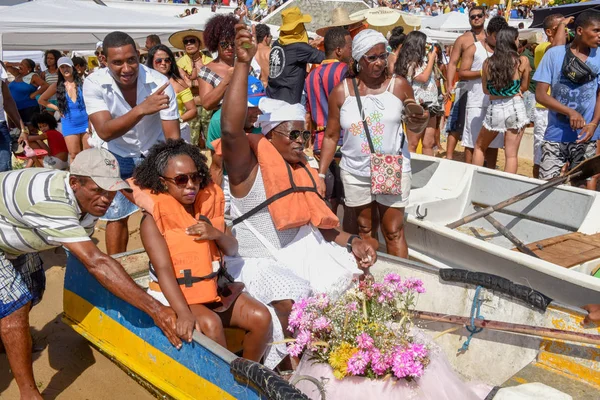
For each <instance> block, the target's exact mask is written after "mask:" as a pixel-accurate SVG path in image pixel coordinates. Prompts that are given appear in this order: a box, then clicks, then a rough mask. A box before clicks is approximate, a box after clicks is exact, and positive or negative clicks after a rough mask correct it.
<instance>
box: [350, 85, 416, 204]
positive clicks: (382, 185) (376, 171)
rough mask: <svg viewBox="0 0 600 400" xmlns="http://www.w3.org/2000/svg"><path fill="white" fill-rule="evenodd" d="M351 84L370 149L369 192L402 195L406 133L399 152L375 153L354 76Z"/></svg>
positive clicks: (403, 135)
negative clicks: (403, 151)
mask: <svg viewBox="0 0 600 400" xmlns="http://www.w3.org/2000/svg"><path fill="white" fill-rule="evenodd" d="M352 84H353V85H354V95H355V96H356V103H357V104H358V109H359V112H360V115H361V120H362V123H363V126H364V129H365V135H366V137H367V142H368V143H369V149H370V151H371V156H370V157H371V194H388V195H395V196H398V195H402V148H403V147H404V140H405V137H406V135H405V134H404V133H403V134H402V143H401V144H400V154H382V153H376V152H375V147H374V146H373V141H372V140H371V134H370V133H369V126H368V125H367V122H366V121H365V119H364V118H363V117H362V115H363V112H364V110H363V106H362V102H361V101H360V93H359V91H358V84H357V83H356V79H355V78H352Z"/></svg>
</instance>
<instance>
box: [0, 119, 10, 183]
mask: <svg viewBox="0 0 600 400" xmlns="http://www.w3.org/2000/svg"><path fill="white" fill-rule="evenodd" d="M11 144H12V139H11V137H10V131H9V129H8V126H7V125H6V122H4V121H2V122H0V172H4V171H10V170H11V167H12V153H11V152H10V150H11Z"/></svg>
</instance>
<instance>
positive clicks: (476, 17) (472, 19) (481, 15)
mask: <svg viewBox="0 0 600 400" xmlns="http://www.w3.org/2000/svg"><path fill="white" fill-rule="evenodd" d="M469 18H471V21H475V20H476V19H480V18H483V14H473V15H471V16H470V17H469Z"/></svg>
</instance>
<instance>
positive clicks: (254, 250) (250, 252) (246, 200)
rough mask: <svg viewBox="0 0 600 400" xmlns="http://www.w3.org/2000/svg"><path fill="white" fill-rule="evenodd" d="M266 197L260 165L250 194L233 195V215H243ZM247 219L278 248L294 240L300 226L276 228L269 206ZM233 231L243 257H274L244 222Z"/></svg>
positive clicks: (233, 216) (234, 216) (234, 217)
mask: <svg viewBox="0 0 600 400" xmlns="http://www.w3.org/2000/svg"><path fill="white" fill-rule="evenodd" d="M266 199H267V194H266V192H265V186H264V182H263V179H262V173H261V171H260V167H258V171H257V173H256V180H255V181H254V185H252V189H250V191H249V192H248V194H247V195H246V196H245V197H242V198H236V197H234V196H233V195H232V196H231V204H232V207H231V217H232V218H233V219H236V218H237V217H241V216H242V215H244V214H245V213H247V212H248V211H250V210H252V209H253V208H254V207H256V206H257V205H259V204H260V203H262V202H263V201H265V200H266ZM246 221H247V222H248V223H250V224H252V226H253V227H254V228H255V229H256V230H258V231H259V232H260V233H261V234H262V235H263V236H264V237H265V238H266V239H267V240H268V241H269V242H270V243H271V244H273V246H274V247H275V248H277V249H281V248H283V247H285V246H286V245H288V244H289V243H290V242H291V241H292V240H294V238H295V237H296V235H297V234H298V230H299V228H293V229H286V230H284V231H278V230H277V229H275V224H274V223H273V219H272V218H271V214H270V213H269V209H268V207H265V208H263V209H262V210H260V211H258V212H257V213H256V214H254V215H253V216H251V217H250V218H248V219H247V220H246ZM232 232H233V235H234V236H235V237H236V239H237V241H238V244H239V248H238V254H239V255H240V256H241V257H260V258H273V257H272V255H271V253H270V252H269V250H267V248H266V247H265V246H264V245H263V244H262V243H261V241H260V240H259V239H257V238H256V236H255V235H254V234H253V233H252V232H251V231H250V230H249V229H248V227H247V226H246V225H245V224H244V223H243V222H241V223H239V224H237V225H236V226H234V227H233V229H232Z"/></svg>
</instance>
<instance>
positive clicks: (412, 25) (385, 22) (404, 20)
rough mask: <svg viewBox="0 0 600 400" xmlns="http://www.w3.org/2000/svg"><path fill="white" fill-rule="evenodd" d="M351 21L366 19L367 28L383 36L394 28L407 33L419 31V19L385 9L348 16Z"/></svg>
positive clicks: (368, 10)
mask: <svg viewBox="0 0 600 400" xmlns="http://www.w3.org/2000/svg"><path fill="white" fill-rule="evenodd" d="M350 18H352V19H361V18H366V19H367V23H368V24H369V28H372V29H375V30H377V31H379V32H381V33H383V34H384V35H387V33H388V32H389V31H391V30H392V29H394V28H395V27H396V26H402V27H404V32H406V33H408V32H410V31H414V30H417V29H419V26H420V25H421V17H419V16H416V15H411V14H406V13H403V12H400V11H398V10H394V9H391V8H387V7H378V8H368V9H366V10H361V11H358V12H355V13H354V14H351V15H350Z"/></svg>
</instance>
